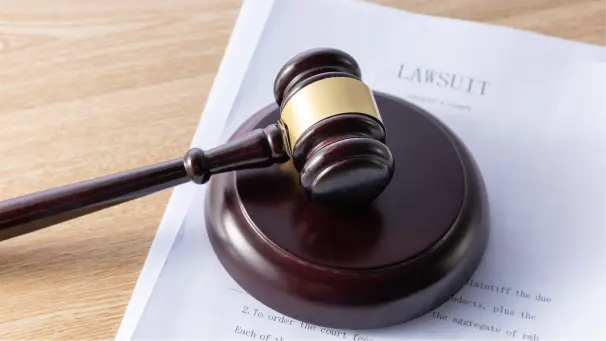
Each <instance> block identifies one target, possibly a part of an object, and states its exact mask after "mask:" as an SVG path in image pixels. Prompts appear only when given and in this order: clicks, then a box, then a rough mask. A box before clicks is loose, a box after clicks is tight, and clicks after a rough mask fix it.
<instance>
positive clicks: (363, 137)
mask: <svg viewBox="0 0 606 341" xmlns="http://www.w3.org/2000/svg"><path fill="white" fill-rule="evenodd" d="M274 96H275V100H276V103H277V104H278V105H279V106H280V114H281V117H280V121H279V127H280V129H281V130H282V135H283V143H284V144H285V146H284V147H285V148H284V149H285V150H286V152H287V153H288V155H289V156H290V158H291V159H292V162H293V165H294V168H295V169H296V170H297V171H298V172H299V173H300V185H301V189H302V190H303V192H304V194H305V195H306V197H308V198H309V199H310V200H311V201H313V202H316V203H320V204H324V205H329V206H335V205H347V206H351V205H358V204H365V203H368V202H370V201H372V200H374V199H375V198H376V197H377V196H378V195H379V194H381V193H382V192H383V190H384V189H385V187H387V185H388V184H389V182H390V181H391V179H392V177H393V172H394V159H393V156H392V154H391V152H390V150H389V148H387V146H386V145H385V139H386V131H385V127H384V125H383V122H382V120H381V115H380V113H379V110H378V108H377V105H376V103H375V99H374V96H373V93H372V91H371V89H370V88H369V87H368V86H367V85H366V84H364V83H363V82H362V80H361V71H360V67H359V66H358V64H357V62H356V61H355V60H354V59H353V58H352V57H351V56H350V55H349V54H347V53H345V52H342V51H340V50H336V49H314V50H309V51H306V52H304V53H301V54H299V55H297V56H295V57H293V58H292V59H291V60H289V61H288V62H287V63H286V64H285V65H284V66H283V67H282V69H281V70H280V71H279V72H278V74H277V76H276V79H275V84H274Z"/></svg>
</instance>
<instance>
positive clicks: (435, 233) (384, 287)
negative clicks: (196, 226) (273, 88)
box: [206, 93, 489, 329]
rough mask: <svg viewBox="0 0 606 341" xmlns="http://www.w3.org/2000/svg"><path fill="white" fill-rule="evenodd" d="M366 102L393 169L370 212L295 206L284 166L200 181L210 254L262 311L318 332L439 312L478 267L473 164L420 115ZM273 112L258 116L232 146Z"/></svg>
mask: <svg viewBox="0 0 606 341" xmlns="http://www.w3.org/2000/svg"><path fill="white" fill-rule="evenodd" d="M377 103H378V105H379V108H380V110H381V113H382V115H383V118H384V121H385V124H386V126H388V127H390V128H391V129H392V131H393V134H392V136H391V138H390V139H388V140H387V146H388V147H389V148H390V150H391V151H392V153H393V155H394V158H395V159H396V160H397V163H398V166H397V167H396V171H395V173H394V177H393V179H392V181H391V183H390V184H389V185H388V186H387V188H386V189H385V191H384V192H383V193H382V194H381V195H380V196H379V197H378V198H377V199H376V200H375V201H374V202H372V204H371V205H368V206H365V207H363V208H357V209H355V210H351V209H345V210H335V209H327V208H326V207H324V206H320V205H316V204H314V203H311V202H309V201H308V200H305V197H304V195H303V194H302V191H301V188H300V187H299V183H298V181H297V177H296V171H295V169H294V166H293V164H292V163H290V162H289V163H286V164H284V165H281V166H273V167H269V168H264V169H256V170H246V171H238V172H235V173H230V174H226V175H220V176H218V177H215V178H214V179H213V180H211V182H210V185H211V188H210V191H209V200H207V205H208V206H207V208H206V209H207V228H208V233H209V236H210V239H211V242H212V245H213V248H214V250H215V252H216V253H217V255H218V257H219V260H220V261H221V263H222V264H223V266H224V267H225V268H226V270H227V271H228V272H229V273H230V274H231V276H233V277H234V279H235V280H236V281H237V282H238V283H239V284H240V285H241V286H242V288H244V289H245V290H246V291H248V292H249V293H250V294H251V295H253V296H254V297H256V298H257V299H258V300H260V301H261V302H262V303H263V304H266V305H267V306H269V307H271V308H273V309H276V310H277V311H279V312H281V313H283V314H286V315H288V316H290V317H293V318H296V319H299V320H302V321H306V322H310V323H314V324H318V325H322V326H330V327H338V328H355V329H357V328H373V327H381V326H387V325H391V324H395V323H400V322H404V321H407V320H409V319H412V318H415V317H417V316H419V315H421V314H423V313H426V312H428V311H429V310H430V309H432V308H435V307H436V306H437V305H439V304H441V303H443V302H444V301H445V300H447V299H448V298H449V297H450V295H452V294H454V293H455V292H457V291H458V290H459V289H460V288H461V287H462V286H463V285H464V283H465V282H466V281H467V279H468V277H469V276H470V275H471V274H472V272H473V271H474V270H475V268H476V266H477V264H478V263H479V261H480V259H481V256H482V254H483V251H484V248H485V246H486V241H487V236H488V229H489V227H488V215H489V209H488V205H487V202H486V194H485V189H484V184H483V181H482V177H481V175H480V174H479V172H478V170H477V168H476V165H475V163H474V161H473V158H472V157H471V156H470V155H469V154H468V152H467V149H466V148H465V146H463V145H462V144H461V142H460V141H459V140H458V139H457V138H456V137H455V136H454V135H452V133H451V132H450V131H449V130H448V129H447V128H446V127H444V126H443V125H442V124H441V123H440V122H439V121H437V120H435V119H434V118H433V117H432V116H430V115H428V114H427V113H425V112H423V111H422V110H420V109H419V108H417V107H415V106H412V105H410V104H409V103H406V102H404V101H402V100H399V99H397V98H394V97H391V96H388V95H385V94H380V93H378V94H377ZM277 115H278V112H277V107H275V106H271V107H268V108H265V109H264V110H263V111H261V112H260V113H259V114H258V115H257V116H255V117H254V118H252V119H251V120H250V121H249V122H247V124H246V125H244V126H243V127H242V129H241V130H240V131H239V132H237V133H236V134H235V135H234V138H237V136H239V135H240V134H242V133H245V132H246V131H247V130H250V129H254V128H255V127H258V126H263V125H265V124H267V122H271V121H272V120H274V119H275V117H276V116H277Z"/></svg>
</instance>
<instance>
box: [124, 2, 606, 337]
mask: <svg viewBox="0 0 606 341" xmlns="http://www.w3.org/2000/svg"><path fill="white" fill-rule="evenodd" d="M316 47H333V48H338V49H341V50H344V51H345V52H347V53H349V54H351V55H352V56H353V57H354V58H355V59H356V60H357V61H358V62H359V64H360V67H361V69H362V80H363V81H364V82H365V83H366V84H368V85H369V86H370V87H371V88H373V89H375V90H378V91H382V92H386V93H389V94H392V95H395V96H398V97H401V98H403V99H405V100H408V101H410V102H412V103H414V104H416V105H418V106H420V107H422V108H423V109H425V110H427V111H428V112H430V113H431V114H432V115H434V116H435V117H436V118H438V119H439V120H441V121H442V122H444V123H445V124H446V125H447V126H448V127H449V128H450V129H452V130H453V131H454V132H455V133H456V134H457V135H458V136H459V137H460V138H461V140H462V141H463V142H464V143H465V144H466V146H467V147H468V148H469V150H470V152H471V153H472V155H473V157H474V158H475V159H476V161H477V163H478V166H479V168H480V170H481V172H482V175H483V177H484V180H485V181H486V187H487V191H488V198H489V203H490V210H491V231H490V240H489V245H488V248H487V250H486V253H485V256H484V257H483V260H482V262H481V264H480V266H479V268H478V269H477V271H476V272H475V273H474V275H473V276H472V277H471V278H470V280H469V281H468V282H467V283H466V285H465V286H464V287H463V288H462V290H461V291H460V292H458V293H457V294H456V295H454V296H453V297H452V298H451V299H450V300H449V301H448V302H445V303H444V304H443V305H442V306H440V307H438V308H436V309H435V310H433V311H431V312H429V313H428V314H426V315H424V316H422V317H419V318H417V319H415V320H412V321H409V322H406V323H403V324H401V325H397V326H392V327H389V328H382V329H375V330H340V329H333V328H326V327H323V326H316V325H311V324H308V323H305V322H302V321H297V320H294V319H292V318H290V317H288V316H284V315H282V314H280V313H279V312H276V311H273V310H272V309H269V308H268V307H266V306H264V305H263V304H262V303H261V302H258V301H257V300H255V299H254V298H252V297H251V296H250V295H248V294H247V293H246V291H245V290H244V289H243V288H241V287H239V286H238V285H237V283H235V282H234V281H233V280H232V279H231V277H230V276H229V275H228V274H227V273H226V272H225V270H224V269H223V267H222V266H221V264H220V262H219V261H218V259H217V257H216V256H215V254H214V252H213V250H212V247H211V245H210V243H209V240H208V237H207V235H206V227H205V223H204V218H205V217H204V205H205V200H206V188H205V187H204V186H201V187H200V186H196V187H193V186H191V187H187V190H183V191H182V192H184V193H178V192H177V194H175V195H173V198H171V203H169V207H168V208H167V214H166V215H165V218H164V220H163V224H164V225H161V227H160V230H159V232H158V236H157V238H156V242H155V244H156V245H155V246H154V247H152V251H151V253H150V256H149V258H148V260H147V262H146V265H145V268H144V270H143V273H142V275H141V279H140V280H139V283H138V284H137V288H136V290H135V293H134V294H133V301H132V302H131V303H130V304H129V308H128V311H127V314H126V316H125V319H124V321H123V324H122V327H121V329H120V332H119V334H118V337H117V338H118V339H135V340H150V339H156V340H157V339H167V340H177V339H188V340H194V339H195V340H261V341H265V340H272V341H290V340H312V339H313V340H360V341H369V340H373V341H380V340H454V339H460V340H475V339H477V340H501V339H503V340H533V341H538V340H598V339H604V338H606V326H605V325H604V322H605V321H606V320H605V318H604V316H606V315H605V313H604V311H605V309H606V308H605V307H606V291H605V290H604V288H606V251H605V249H606V247H605V246H606V49H605V48H604V47H602V46H594V45H589V44H583V43H578V42H571V41H566V40H563V39H559V38H554V37H548V36H544V35H540V34H535V33H530V32H523V31H519V30H514V29H509V28H504V27H497V26H492V25H485V24H478V23H471V22H465V21H461V20H454V19H446V18H437V17H431V16H426V15H420V14H414V13H409V12H405V11H401V10H396V9H392V8H388V7H383V6H379V5H375V4H369V3H366V2H362V1H339V0H336V1H322V0H305V1H295V0H288V1H286V0H284V1H279V0H255V1H245V2H244V3H243V9H242V13H241V14H240V17H239V19H238V22H237V24H236V27H235V29H234V34H233V36H232V39H231V40H230V44H229V46H228V49H227V51H226V55H225V58H224V60H223V63H222V66H221V70H220V71H219V75H218V77H217V81H216V84H215V86H214V87H213V91H212V92H211V94H210V96H209V100H208V105H207V107H206V108H205V111H204V115H203V120H202V121H201V123H200V126H199V128H198V131H197V134H196V137H195V138H194V141H193V143H192V145H195V146H199V147H201V148H205V149H208V148H211V147H213V146H215V145H218V144H220V143H223V142H225V141H226V140H227V139H228V138H229V136H230V135H231V134H232V133H233V132H234V131H235V129H237V128H238V126H239V125H240V124H241V123H242V122H244V121H245V120H246V119H248V118H249V117H250V116H251V115H253V114H254V113H255V112H256V111H257V110H259V109H261V108H263V107H265V106H266V105H267V104H269V103H272V102H273V101H274V99H273V93H272V91H273V81H274V77H275V75H276V74H277V72H278V70H279V69H280V67H281V66H282V65H283V64H284V63H285V62H286V61H288V60H289V59H290V58H291V57H293V56H294V55H296V54H298V53H300V52H303V51H305V50H307V49H310V48H316Z"/></svg>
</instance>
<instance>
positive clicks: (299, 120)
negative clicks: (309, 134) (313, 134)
mask: <svg viewBox="0 0 606 341" xmlns="http://www.w3.org/2000/svg"><path fill="white" fill-rule="evenodd" d="M345 113H359V114H366V115H369V116H372V117H374V118H376V119H378V120H379V121H380V120H381V116H380V115H379V110H378V109H377V104H376V102H375V99H374V96H373V94H372V91H371V90H370V88H369V87H368V86H367V85H366V84H364V83H362V82H361V81H359V80H357V79H354V78H350V77H332V78H324V79H321V80H319V81H317V82H314V83H312V84H309V85H308V86H306V87H304V88H303V89H301V90H299V91H298V92H297V93H295V94H294V95H293V96H292V98H290V100H289V101H288V102H287V103H286V104H285V105H284V108H283V109H282V113H281V120H282V124H284V125H285V126H286V130H287V132H288V139H289V141H288V144H289V146H290V147H289V148H290V151H291V152H292V149H293V148H294V146H295V144H296V143H297V140H298V139H299V137H301V135H302V134H303V133H304V132H305V130H306V129H308V128H309V127H311V126H312V125H314V124H315V123H317V122H319V121H321V120H323V119H325V118H328V117H331V116H334V115H339V114H345Z"/></svg>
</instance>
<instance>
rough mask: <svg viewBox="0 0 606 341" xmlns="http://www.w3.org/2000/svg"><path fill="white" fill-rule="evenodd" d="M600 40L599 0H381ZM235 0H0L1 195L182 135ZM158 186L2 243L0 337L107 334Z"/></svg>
mask: <svg viewBox="0 0 606 341" xmlns="http://www.w3.org/2000/svg"><path fill="white" fill-rule="evenodd" d="M376 2H379V3H383V4H386V5H391V6H395V7H399V8H404V9H408V10H411V11H417V12H422V13H427V14H433V15H441V16H450V17H456V18H462V19H467V20H476V21H483V22H491V23H496V24H501V25H508V26H512V27H517V28H522V29H528V30H535V31H538V32H542V33H546V34H551V35H555V36H559V37H563V38H568V39H575V40H580V41H585V42H590V43H598V44H605V43H606V42H605V32H604V27H605V23H604V20H605V19H604V18H605V9H604V6H605V2H604V0H558V1H556V0H512V1H502V0H490V1H488V0H451V1H433V0H380V1H376ZM239 6H240V2H239V1H235V0H229V1H226V0H206V1H202V0H198V1H196V0H177V1H175V0H173V1H165V0H146V1H122V0H94V1H76V0H58V1H53V2H49V1H47V0H29V1H23V0H10V1H9V0H5V1H2V2H0V127H1V131H0V137H1V138H0V189H1V190H0V199H7V198H10V197H14V196H18V195H21V194H25V193H28V192H33V191H39V190H43V189H46V188H50V187H55V186H58V185H62V184H65V183H70V182H74V181H79V180H83V179H87V178H91V177H97V176H100V175H105V174H108V173H113V172H118V171H123V170H127V169H131V168H134V167H139V166H142V165H147V164H151V163H155V162H159V161H163V160H166V159H170V158H173V157H179V156H181V155H182V154H183V152H184V151H185V150H186V148H187V147H188V146H189V143H190V142H191V139H192V136H193V133H194V129H195V126H196V123H197V121H198V119H199V118H200V113H201V111H202V109H203V107H204V104H205V100H206V96H207V94H208V91H209V89H210V87H211V84H212V82H213V78H214V76H215V73H216V70H217V67H218V66H219V63H220V60H221V58H222V54H223V52H224V49H225V46H226V43H227V39H228V37H229V34H230V32H231V29H232V26H233V24H234V22H235V19H236V15H237V13H238V9H239ZM169 195H170V191H166V192H163V193H159V194H155V195H152V196H150V197H146V198H144V199H141V200H137V201H135V202H131V203H127V204H124V205H122V206H118V207H114V208H111V209H108V210H105V211H103V212H98V213H96V214H92V215H90V216H86V217H84V218H81V219H78V220H75V221H71V222H69V223H64V224H61V225H58V226H55V227H52V228H50V229H47V230H45V231H40V232H37V233H35V234H31V235H27V236H23V237H20V238H16V239H12V240H8V241H5V242H3V243H1V244H0V281H1V282H2V283H1V284H0V302H1V303H0V307H1V310H2V312H1V313H0V339H107V338H113V337H114V335H115V333H116V331H117V329H118V326H119V324H120V321H121V319H122V316H123V313H124V310H125V308H126V305H127V303H128V301H129V299H130V297H131V294H132V290H133V288H134V285H135V282H136V280H137V278H138V275H139V271H140V269H141V267H142V265H143V262H144V260H145V257H146V255H147V252H148V249H149V247H150V245H151V242H152V239H153V238H154V234H155V232H156V229H157V226H158V223H159V220H160V218H161V216H162V213H163V210H164V208H165V204H166V202H167V199H168V197H169Z"/></svg>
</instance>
